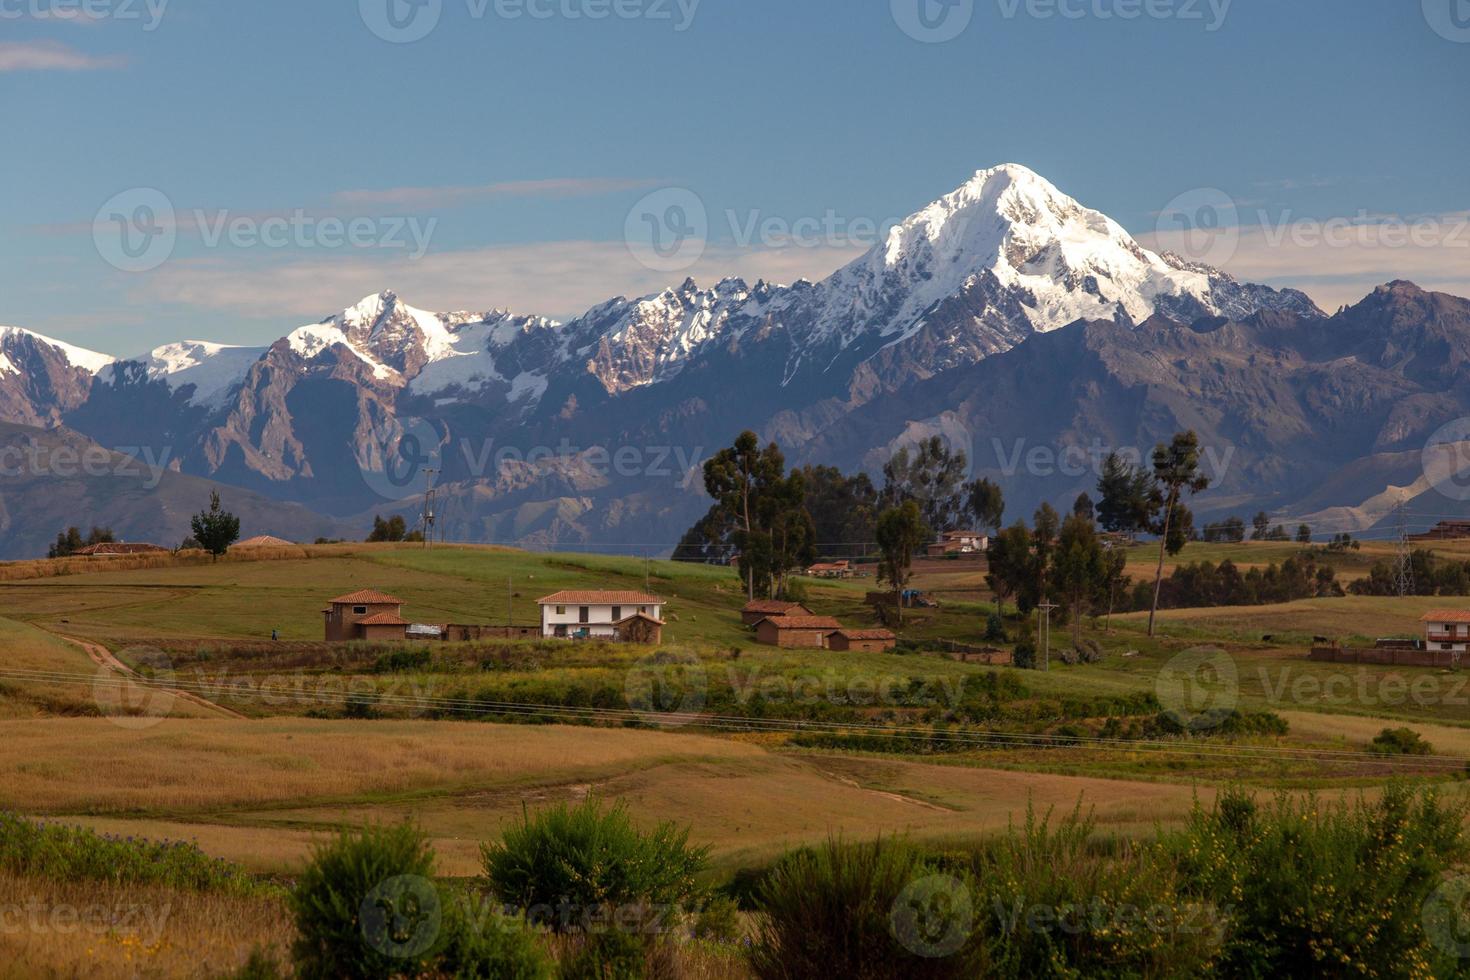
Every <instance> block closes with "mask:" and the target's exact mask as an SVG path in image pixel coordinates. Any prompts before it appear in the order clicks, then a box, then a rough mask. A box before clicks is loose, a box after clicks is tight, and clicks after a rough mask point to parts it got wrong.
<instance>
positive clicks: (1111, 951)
mask: <svg viewBox="0 0 1470 980" xmlns="http://www.w3.org/2000/svg"><path fill="white" fill-rule="evenodd" d="M973 861H974V863H973V867H972V869H971V870H972V873H973V875H974V879H975V881H976V882H977V883H978V885H977V887H978V896H977V900H976V904H977V907H978V908H979V909H981V914H980V915H979V916H978V917H977V931H978V933H979V935H980V945H981V949H982V954H983V958H984V962H985V964H986V967H987V975H990V976H1006V977H1083V976H1086V977H1186V976H1199V975H1202V974H1206V973H1208V972H1209V969H1210V965H1211V963H1212V962H1213V960H1214V958H1215V957H1216V956H1217V955H1218V952H1219V948H1220V941H1221V938H1222V937H1221V930H1222V929H1223V928H1224V919H1223V917H1222V915H1221V914H1220V913H1218V912H1217V911H1216V909H1215V908H1214V907H1213V906H1212V905H1211V904H1210V903H1208V902H1207V901H1201V900H1199V899H1195V898H1188V897H1184V896H1181V895H1180V893H1179V890H1178V880H1177V879H1178V876H1177V875H1176V873H1175V872H1174V870H1173V868H1172V867H1171V866H1170V865H1169V864H1168V862H1167V861H1165V860H1163V859H1162V857H1161V855H1159V854H1158V853H1157V850H1156V849H1153V848H1147V847H1135V846H1132V845H1130V844H1128V843H1126V842H1118V841H1103V842H1099V841H1097V840H1096V839H1095V836H1094V824H1093V821H1092V819H1091V817H1090V816H1084V815H1083V814H1082V812H1081V809H1080V807H1079V808H1078V809H1074V810H1073V811H1072V812H1071V813H1070V814H1068V815H1066V816H1065V817H1063V818H1062V819H1061V820H1059V821H1056V822H1055V823H1053V821H1052V819H1051V817H1050V815H1047V816H1044V817H1043V816H1038V815H1037V813H1036V812H1035V811H1034V810H1031V809H1030V808H1028V810H1027V815H1026V822H1025V823H1024V824H1023V825H1021V826H1020V827H1019V828H1013V829H1012V830H1011V831H1010V832H1009V833H1007V834H1006V835H1005V836H1003V837H1001V838H999V839H997V840H995V841H993V842H991V843H989V844H987V846H985V847H984V848H982V849H981V850H980V851H979V852H978V853H977V855H976V856H975V858H974V859H973Z"/></svg>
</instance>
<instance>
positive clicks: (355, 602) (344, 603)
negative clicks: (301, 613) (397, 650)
mask: <svg viewBox="0 0 1470 980" xmlns="http://www.w3.org/2000/svg"><path fill="white" fill-rule="evenodd" d="M322 615H323V616H325V617H326V626H327V629H326V633H327V642H328V643H340V642H347V641H351V640H369V641H374V642H383V641H387V640H402V639H406V638H407V636H408V627H409V623H408V620H406V619H404V618H403V600H402V599H399V598H398V597H397V596H391V595H388V594H387V593H386V592H378V591H375V590H373V589H363V590H362V591H360V592H353V593H350V594H348V595H344V596H338V597H337V598H335V599H333V600H332V601H331V602H330V603H328V604H327V608H326V609H323V610H322Z"/></svg>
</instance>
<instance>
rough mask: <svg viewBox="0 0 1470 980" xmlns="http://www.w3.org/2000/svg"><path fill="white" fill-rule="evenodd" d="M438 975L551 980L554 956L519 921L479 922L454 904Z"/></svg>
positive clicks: (482, 979) (478, 979)
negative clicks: (548, 953)
mask: <svg viewBox="0 0 1470 980" xmlns="http://www.w3.org/2000/svg"><path fill="white" fill-rule="evenodd" d="M436 965H437V967H438V971H437V972H438V973H440V974H442V975H444V976H449V977H454V978H455V980H551V977H552V976H553V975H554V972H555V971H554V970H553V964H552V962H551V957H549V956H548V955H547V954H546V951H545V950H544V949H543V948H542V947H541V944H540V943H539V942H538V941H537V939H536V936H535V935H534V934H533V933H532V932H531V931H530V930H529V929H528V928H526V926H525V924H524V923H523V922H521V921H520V920H519V919H512V918H509V917H507V916H503V915H498V914H497V915H492V916H491V917H490V918H489V920H488V921H486V922H484V923H476V922H474V921H472V920H471V918H470V916H469V915H468V914H467V913H466V910H465V908H464V906H463V905H462V904H461V903H458V902H451V903H450V904H449V907H448V910H447V919H446V922H445V941H444V944H443V952H442V953H441V954H440V956H439V958H438V963H437V964H436Z"/></svg>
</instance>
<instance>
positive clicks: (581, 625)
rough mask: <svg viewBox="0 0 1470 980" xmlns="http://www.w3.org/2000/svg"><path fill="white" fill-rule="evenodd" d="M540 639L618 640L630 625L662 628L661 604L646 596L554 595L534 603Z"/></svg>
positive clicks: (603, 592) (605, 593)
mask: <svg viewBox="0 0 1470 980" xmlns="http://www.w3.org/2000/svg"><path fill="white" fill-rule="evenodd" d="M537 601H538V602H539V604H540V606H541V635H542V636H545V637H567V638H571V639H592V638H594V637H595V638H599V639H607V640H615V639H619V638H620V636H621V635H622V634H624V633H625V632H629V631H630V630H631V627H632V626H634V625H635V623H634V621H637V622H638V623H644V624H649V625H656V626H657V627H659V628H660V629H661V628H662V627H663V626H664V621H663V618H664V617H663V610H664V600H663V599H661V598H659V597H658V596H656V595H649V594H647V593H646V592H616V591H606V590H591V591H580V592H579V591H569V592H558V593H556V594H554V595H549V596H546V597H545V598H543V599H540V600H537Z"/></svg>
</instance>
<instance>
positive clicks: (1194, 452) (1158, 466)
mask: <svg viewBox="0 0 1470 980" xmlns="http://www.w3.org/2000/svg"><path fill="white" fill-rule="evenodd" d="M1153 464H1154V473H1153V475H1154V482H1155V487H1154V492H1153V500H1154V501H1155V502H1156V504H1157V508H1156V510H1155V513H1156V514H1158V515H1159V516H1158V517H1157V518H1156V523H1155V525H1154V527H1153V528H1152V530H1153V531H1154V533H1155V534H1157V535H1158V536H1159V563H1158V567H1157V568H1156V569H1155V570H1154V597H1153V603H1152V605H1150V607H1149V611H1148V635H1149V636H1153V635H1154V623H1155V620H1156V619H1157V618H1158V614H1159V590H1160V588H1162V586H1163V581H1164V554H1165V552H1166V551H1167V550H1169V549H1170V548H1171V547H1172V548H1173V550H1174V553H1175V554H1177V553H1178V551H1179V550H1180V549H1182V548H1183V547H1184V542H1185V541H1187V540H1188V538H1187V536H1184V535H1183V534H1182V533H1181V531H1182V529H1183V527H1184V523H1185V522H1184V520H1183V519H1182V518H1183V516H1184V515H1185V514H1188V510H1187V509H1183V508H1181V499H1182V497H1183V496H1184V495H1185V494H1186V493H1188V494H1191V495H1193V494H1196V493H1199V492H1200V491H1202V490H1204V489H1206V488H1207V487H1209V485H1210V481H1209V478H1208V477H1206V476H1205V475H1204V474H1203V473H1201V472H1200V468H1199V436H1197V435H1195V434H1194V432H1193V431H1190V432H1177V433H1175V434H1174V438H1173V440H1171V441H1170V443H1169V444H1168V445H1167V446H1166V445H1164V444H1163V443H1160V444H1159V445H1158V446H1157V447H1155V449H1154V458H1153ZM1181 510H1182V513H1180V514H1178V515H1176V511H1181ZM1176 516H1178V517H1180V518H1181V519H1180V520H1178V522H1177V523H1176V520H1175V518H1176ZM1189 521H1190V524H1191V525H1192V524H1193V516H1192V515H1191V516H1190V517H1189ZM1171 534H1172V535H1174V537H1173V539H1172V540H1171V537H1170V535H1171Z"/></svg>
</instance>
